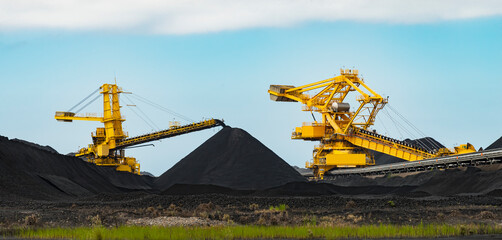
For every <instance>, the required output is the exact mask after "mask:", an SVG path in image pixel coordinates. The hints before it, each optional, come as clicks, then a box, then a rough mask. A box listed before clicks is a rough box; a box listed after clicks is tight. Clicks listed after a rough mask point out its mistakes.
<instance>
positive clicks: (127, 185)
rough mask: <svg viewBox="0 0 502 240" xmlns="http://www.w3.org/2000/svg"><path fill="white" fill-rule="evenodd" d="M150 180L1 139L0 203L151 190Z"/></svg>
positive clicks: (43, 148)
mask: <svg viewBox="0 0 502 240" xmlns="http://www.w3.org/2000/svg"><path fill="white" fill-rule="evenodd" d="M152 183H153V178H150V177H143V176H136V175H132V174H129V173H123V172H117V171H115V170H114V169H112V168H104V167H98V166H96V165H94V164H91V163H87V162H84V161H82V160H81V159H79V158H76V157H70V156H65V155H61V154H58V153H56V152H54V151H51V149H49V148H46V147H40V146H37V145H34V144H29V143H26V142H25V141H19V140H9V139H8V138H6V137H0V191H1V192H2V194H1V195H0V200H1V199H5V198H16V199H19V198H20V197H21V198H28V199H41V200H44V199H45V200H52V199H61V198H68V197H84V196H90V195H93V194H97V193H122V192H127V191H135V190H143V191H145V190H153V189H152V187H151V185H152Z"/></svg>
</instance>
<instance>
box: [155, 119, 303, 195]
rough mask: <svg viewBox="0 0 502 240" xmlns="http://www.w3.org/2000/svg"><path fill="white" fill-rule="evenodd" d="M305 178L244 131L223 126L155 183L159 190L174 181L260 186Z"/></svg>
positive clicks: (191, 183) (271, 186) (236, 186)
mask: <svg viewBox="0 0 502 240" xmlns="http://www.w3.org/2000/svg"><path fill="white" fill-rule="evenodd" d="M305 181H306V180H305V178H303V177H302V176H301V175H300V174H299V173H298V172H297V171H296V170H295V169H294V168H292V167H291V166H290V165H289V164H288V163H286V162H285V161H284V160H282V159H281V158H280V157H279V156H277V154H275V153H274V152H272V151H271V150H270V149H269V148H267V147H266V146H265V145H263V144H262V143H261V142H260V141H258V140H257V139H256V138H254V137H253V136H251V135H250V134H249V133H247V132H246V131H244V130H242V129H239V128H231V127H224V128H223V129H222V130H220V131H219V132H218V133H216V134H215V135H214V136H213V137H211V138H210V139H208V140H207V141H206V142H204V143H203V144H202V145H200V146H199V147H198V148H197V149H195V150H194V151H193V152H191V153H190V154H188V155H187V156H186V157H185V158H183V159H182V160H181V161H179V162H178V163H177V164H176V165H174V166H173V167H172V168H171V169H169V170H168V171H167V172H165V173H164V174H162V175H161V176H160V177H158V178H157V179H156V181H155V186H156V187H157V188H158V189H160V190H166V189H168V188H169V187H171V186H173V185H175V184H185V185H186V184H188V185H215V186H219V187H225V188H231V189H235V190H259V189H267V188H273V187H277V186H281V185H284V184H287V183H291V182H305Z"/></svg>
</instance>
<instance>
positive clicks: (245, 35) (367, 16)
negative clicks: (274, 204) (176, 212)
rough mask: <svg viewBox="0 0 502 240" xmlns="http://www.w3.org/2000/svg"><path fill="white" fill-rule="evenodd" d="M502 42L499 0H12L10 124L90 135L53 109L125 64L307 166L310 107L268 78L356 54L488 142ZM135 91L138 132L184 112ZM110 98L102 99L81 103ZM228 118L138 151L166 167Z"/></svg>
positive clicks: (6, 87)
mask: <svg viewBox="0 0 502 240" xmlns="http://www.w3.org/2000/svg"><path fill="white" fill-rule="evenodd" d="M501 42H502V4H501V3H500V1H480V0H478V1H462V0H458V1H449V0H443V1H441V0H436V1H432V0H431V1H428V0H421V1H411V0H409V1H397V0H386V1H385V0H380V1H379V0H373V1H369V0H359V1H357V0H356V1H343V0H338V1H315V0H309V1H294V0H289V1H279V0H278V1H273V0H269V1H259V0H257V1H224V0H208V1H179V0H178V1H165V0H164V1H160V0H159V1H154V0H147V1H128V0H125V1H116V0H111V1H97V0H86V1H83V0H51V1H45V0H31V1H30V0H16V1H2V0H0V82H1V84H2V87H1V88H0V101H1V106H2V111H1V113H0V123H1V124H2V126H1V127H0V135H4V136H7V137H9V138H22V139H26V140H29V141H33V142H37V143H40V144H43V145H51V146H52V147H54V148H55V149H56V150H58V151H60V152H62V153H67V152H71V151H75V150H76V149H78V147H79V146H81V147H82V146H85V145H87V144H88V143H89V142H90V140H91V139H90V132H91V131H93V130H94V128H96V127H99V124H98V123H93V122H73V123H59V122H56V121H55V120H54V119H53V114H54V112H55V111H59V110H68V109H69V108H70V107H72V106H73V105H75V104H76V103H78V102H79V101H80V100H81V99H83V98H84V97H86V96H87V95H88V94H90V93H91V92H93V91H94V90H95V89H97V88H98V87H99V86H100V85H102V84H103V83H105V82H108V83H111V82H113V80H114V77H116V78H117V82H118V84H119V85H120V86H122V87H123V88H124V89H126V90H129V91H132V92H133V93H134V94H137V95H139V96H142V97H145V98H148V99H150V100H152V101H153V102H155V103H158V104H160V105H162V106H164V107H165V108H168V109H170V110H172V111H175V112H178V113H180V114H183V115H185V116H188V117H189V118H191V119H195V120H200V119H203V118H210V117H214V118H223V119H224V120H225V122H227V123H228V124H229V125H231V126H235V127H240V128H243V129H245V130H246V131H248V132H249V133H251V134H252V135H253V136H255V137H256V138H258V139H259V140H260V141H262V142H263V143H264V144H266V145H267V146H268V147H269V148H271V149H272V150H273V151H275V152H276V153H277V154H278V155H279V156H281V157H283V158H284V159H285V160H286V161H288V162H289V163H290V164H292V165H299V166H303V165H304V162H305V161H306V160H309V159H311V153H312V147H313V145H314V144H315V143H314V142H302V141H293V140H290V134H291V131H292V130H293V128H294V127H295V126H300V125H301V123H302V122H304V121H311V116H310V114H309V113H305V112H301V111H300V110H301V106H300V104H297V103H276V102H271V101H270V100H269V99H268V95H267V92H266V91H267V89H268V86H269V85H270V84H290V85H302V84H307V83H310V82H314V81H318V80H322V79H326V78H329V77H332V76H333V75H336V74H338V73H339V69H340V68H342V67H350V68H352V67H355V68H357V69H359V71H360V73H362V75H363V76H364V78H365V80H366V83H367V84H368V85H370V86H371V87H372V88H373V89H374V90H375V91H377V92H379V93H381V94H382V95H384V96H389V102H390V104H391V106H392V107H393V108H395V109H397V110H398V111H399V112H400V113H401V114H402V115H403V116H405V117H406V118H407V119H408V120H410V121H411V122H413V124H414V125H415V126H416V127H418V128H419V129H420V130H421V131H422V132H424V133H425V134H426V135H429V136H432V137H434V138H436V139H437V140H439V141H440V142H442V143H443V144H444V145H446V146H448V147H453V145H455V144H461V143H465V142H471V143H472V144H474V145H475V147H477V148H479V147H486V146H487V145H489V144H490V143H491V142H493V141H494V140H496V139H497V138H498V137H500V136H501V135H502V127H501V125H500V124H498V120H499V119H500V118H501V117H502V113H501V111H498V110H497V109H499V108H500V105H501V103H502V100H501V99H502V98H501V97H500V89H502V73H501V71H500V68H501V66H502V47H501V44H500V43H501ZM122 100H123V101H124V104H123V105H125V103H127V101H128V99H126V98H122ZM131 100H132V101H134V98H132V99H131ZM131 104H132V103H131ZM135 104H136V105H138V107H139V109H137V108H135V107H127V106H124V108H123V112H124V115H125V116H126V119H127V121H126V122H125V123H124V127H125V128H126V130H127V131H128V132H129V135H131V136H133V135H138V134H143V133H145V132H150V131H152V130H155V129H158V128H160V129H162V128H165V127H168V126H169V121H172V120H182V119H179V117H176V116H174V115H172V114H168V113H166V112H163V111H159V110H158V109H155V108H152V107H150V106H148V105H145V106H142V105H141V102H138V101H136V102H135ZM100 111H102V107H101V106H100V104H99V103H95V104H91V105H90V106H89V107H87V108H86V109H85V110H84V111H83V112H100ZM136 113H138V114H139V115H140V116H142V117H139V116H138V115H136ZM143 113H144V115H143ZM389 113H390V114H392V112H389ZM145 115H146V116H147V117H145ZM391 117H392V115H391ZM394 117H395V119H391V118H389V117H388V116H387V115H386V113H384V114H382V113H381V114H380V115H379V117H378V118H377V124H376V125H375V129H377V130H378V131H379V132H381V133H384V134H388V135H390V136H391V137H395V138H398V139H404V138H414V137H420V134H419V133H417V132H414V131H411V130H410V131H406V130H403V129H400V128H399V126H398V127H396V124H395V123H394V121H393V120H396V119H398V117H397V116H394ZM143 119H145V120H146V121H147V122H148V121H149V120H150V119H151V121H153V122H154V124H151V123H150V124H147V123H145V121H143ZM216 131H217V130H215V129H213V130H205V131H203V132H198V133H193V134H189V135H184V136H179V137H176V138H172V139H166V140H163V141H161V142H156V143H155V147H146V148H140V149H134V150H129V151H128V154H129V155H131V156H135V157H137V158H138V160H139V161H140V162H141V163H142V168H143V170H146V171H150V172H152V173H154V174H157V175H158V174H161V173H162V172H164V171H165V170H167V169H168V168H169V167H171V166H172V165H173V164H174V163H176V162H177V161H178V160H179V159H181V158H182V157H183V156H185V155H186V154H188V153H189V152H190V151H192V150H193V149H194V148H195V147H197V146H198V145H200V144H201V143H202V142H203V141H205V140H206V139H207V138H209V137H210V136H212V135H213V134H214V133H215V132H216Z"/></svg>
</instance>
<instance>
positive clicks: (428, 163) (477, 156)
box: [324, 148, 502, 179]
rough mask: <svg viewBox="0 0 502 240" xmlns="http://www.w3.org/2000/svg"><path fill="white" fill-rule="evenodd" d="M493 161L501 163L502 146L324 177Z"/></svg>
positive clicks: (493, 162)
mask: <svg viewBox="0 0 502 240" xmlns="http://www.w3.org/2000/svg"><path fill="white" fill-rule="evenodd" d="M495 163H502V148H498V149H493V150H487V151H481V152H475V153H467V154H461V155H453V156H447V157H438V158H431V159H426V160H419V161H413V162H402V163H392V164H384V165H379V166H374V167H367V168H356V169H338V170H333V171H330V172H327V173H326V175H325V177H324V178H325V179H326V178H330V177H337V176H350V175H360V176H367V175H384V174H388V173H404V172H418V171H426V170H432V169H447V168H456V167H465V166H477V165H488V164H495Z"/></svg>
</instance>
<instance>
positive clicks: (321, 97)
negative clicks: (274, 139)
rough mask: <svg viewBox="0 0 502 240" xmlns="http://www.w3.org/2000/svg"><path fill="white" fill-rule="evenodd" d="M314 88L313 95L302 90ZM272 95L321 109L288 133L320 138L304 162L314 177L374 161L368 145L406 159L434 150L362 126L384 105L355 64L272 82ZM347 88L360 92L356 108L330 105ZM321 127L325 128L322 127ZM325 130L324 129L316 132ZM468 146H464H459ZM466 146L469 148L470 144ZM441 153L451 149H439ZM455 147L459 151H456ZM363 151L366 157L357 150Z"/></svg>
mask: <svg viewBox="0 0 502 240" xmlns="http://www.w3.org/2000/svg"><path fill="white" fill-rule="evenodd" d="M313 90H317V91H318V92H317V93H315V94H314V95H313V96H312V97H311V96H310V95H308V94H306V92H309V91H313ZM268 92H269V94H270V95H271V99H272V100H274V101H296V102H300V103H303V104H304V107H303V109H302V110H303V111H310V112H318V113H321V114H322V121H321V123H317V122H315V123H311V124H304V125H303V126H302V127H298V128H296V129H295V131H294V132H293V134H292V137H291V138H292V139H303V140H310V141H320V142H321V144H320V145H319V146H316V147H315V149H314V152H313V160H312V162H307V163H306V167H307V168H311V169H313V171H314V176H315V177H316V178H321V179H322V177H323V175H324V173H325V172H327V171H329V170H331V169H334V168H343V167H365V166H367V165H373V164H374V159H373V156H371V154H369V152H368V150H374V151H378V152H382V153H385V154H388V155H391V156H394V157H398V158H401V159H404V160H407V161H416V160H421V159H426V158H432V157H435V156H437V154H436V155H435V154H433V153H430V152H427V151H426V150H423V149H419V148H417V147H415V146H411V145H409V144H406V143H403V142H400V141H397V140H394V139H390V138H388V137H385V136H381V135H378V134H372V133H371V132H368V131H367V129H368V128H369V127H370V126H372V125H373V124H374V122H375V118H376V115H377V114H378V112H379V111H380V110H381V109H382V108H383V107H384V106H385V104H386V103H387V99H384V98H382V96H380V95H379V94H378V93H376V92H375V91H373V90H372V89H371V88H370V87H369V86H368V85H366V84H365V83H364V80H363V79H362V78H359V72H358V71H357V70H350V69H341V70H340V76H337V77H333V78H329V79H325V80H322V81H318V82H314V83H311V84H307V85H303V86H300V87H293V86H287V85H271V87H270V90H269V91H268ZM350 92H357V93H358V94H359V95H358V96H357V97H356V101H357V102H359V106H358V107H357V109H356V110H355V111H353V112H352V111H350V110H347V111H335V109H334V108H333V107H332V105H333V104H334V103H337V104H338V103H340V104H342V103H344V101H345V100H346V98H347V96H348V95H349V94H350ZM323 127H324V128H323ZM322 130H324V132H320V131H322ZM463 149H468V150H469V148H463ZM469 151H470V150H469ZM440 152H442V153H443V154H452V152H451V151H449V150H447V149H441V151H440ZM457 152H458V151H457ZM363 155H365V156H366V160H365V161H364V160H363V159H362V156H363Z"/></svg>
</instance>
